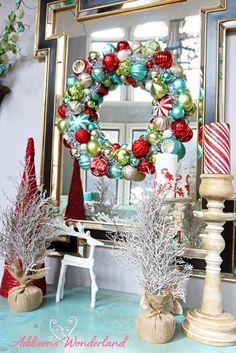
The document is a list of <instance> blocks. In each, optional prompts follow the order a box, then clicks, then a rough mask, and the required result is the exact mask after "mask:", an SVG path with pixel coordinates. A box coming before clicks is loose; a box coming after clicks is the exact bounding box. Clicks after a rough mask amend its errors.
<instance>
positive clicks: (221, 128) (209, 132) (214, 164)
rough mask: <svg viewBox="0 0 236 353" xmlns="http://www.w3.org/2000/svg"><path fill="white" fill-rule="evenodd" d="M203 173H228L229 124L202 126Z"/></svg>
mask: <svg viewBox="0 0 236 353" xmlns="http://www.w3.org/2000/svg"><path fill="white" fill-rule="evenodd" d="M204 173H206V174H230V125H229V124H227V123H211V124H207V125H205V126H204Z"/></svg>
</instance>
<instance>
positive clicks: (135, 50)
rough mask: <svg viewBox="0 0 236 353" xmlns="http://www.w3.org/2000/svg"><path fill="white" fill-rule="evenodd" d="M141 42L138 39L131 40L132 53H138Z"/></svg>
mask: <svg viewBox="0 0 236 353" xmlns="http://www.w3.org/2000/svg"><path fill="white" fill-rule="evenodd" d="M141 47H142V43H141V42H140V41H135V42H132V43H131V45H130V50H131V52H132V53H139V52H140V51H141Z"/></svg>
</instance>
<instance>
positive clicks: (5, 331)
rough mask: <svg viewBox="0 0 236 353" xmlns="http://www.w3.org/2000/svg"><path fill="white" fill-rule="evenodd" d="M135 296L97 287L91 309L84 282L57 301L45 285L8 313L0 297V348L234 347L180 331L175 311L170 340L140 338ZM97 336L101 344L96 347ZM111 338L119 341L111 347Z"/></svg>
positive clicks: (176, 351) (156, 350)
mask: <svg viewBox="0 0 236 353" xmlns="http://www.w3.org/2000/svg"><path fill="white" fill-rule="evenodd" d="M139 301H140V296H138V295H133V294H127V293H123V292H115V291H109V290H100V291H99V292H98V294H97V304H96V308H95V309H90V289H89V288H82V287H66V289H65V297H64V300H63V301H61V302H60V303H56V302H55V290H54V289H53V287H49V288H48V294H47V295H46V296H45V297H44V302H43V305H42V306H41V307H40V308H39V309H37V310H35V311H32V312H30V313H13V312H11V311H10V309H9V308H8V304H7V300H6V299H4V298H0V352H4V353H15V352H37V353H38V352H39V353H40V352H41V353H47V352H55V353H57V352H71V353H80V352H82V353H84V352H88V353H101V352H103V353H106V352H107V353H119V352H125V353H233V352H234V353H236V347H212V346H206V345H203V344H200V343H197V342H195V341H192V340H190V339H189V338H187V337H185V336H184V334H183V333H182V331H181V322H182V320H183V317H182V316H177V317H176V321H177V327H176V332H175V336H174V339H173V340H172V341H171V342H169V343H166V344H160V345H157V344H148V343H146V342H144V341H142V340H141V339H139V338H138V337H137V336H136V335H135V319H136V316H137V312H138V309H139ZM66 336H67V338H65V337H66ZM101 341H103V345H104V346H103V347H101V344H100V347H95V345H96V343H99V342H101ZM112 342H117V344H118V343H119V345H120V346H119V347H117V346H116V347H114V346H113V347H112V346H111V345H112ZM85 344H86V345H87V346H85ZM114 344H115V343H114ZM37 345H38V347H37Z"/></svg>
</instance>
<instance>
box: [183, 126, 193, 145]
mask: <svg viewBox="0 0 236 353" xmlns="http://www.w3.org/2000/svg"><path fill="white" fill-rule="evenodd" d="M192 137H193V130H192V129H191V127H190V126H188V131H187V135H186V136H185V137H184V138H182V139H181V142H189V141H190V140H192Z"/></svg>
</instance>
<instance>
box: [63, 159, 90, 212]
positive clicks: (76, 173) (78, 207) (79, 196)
mask: <svg viewBox="0 0 236 353" xmlns="http://www.w3.org/2000/svg"><path fill="white" fill-rule="evenodd" d="M65 218H66V219H86V216H85V208H84V196H83V188H82V182H81V177H80V167H79V164H78V161H77V160H76V159H74V169H73V175H72V179H71V185H70V192H69V197H68V204H67V207H66V214H65Z"/></svg>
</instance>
